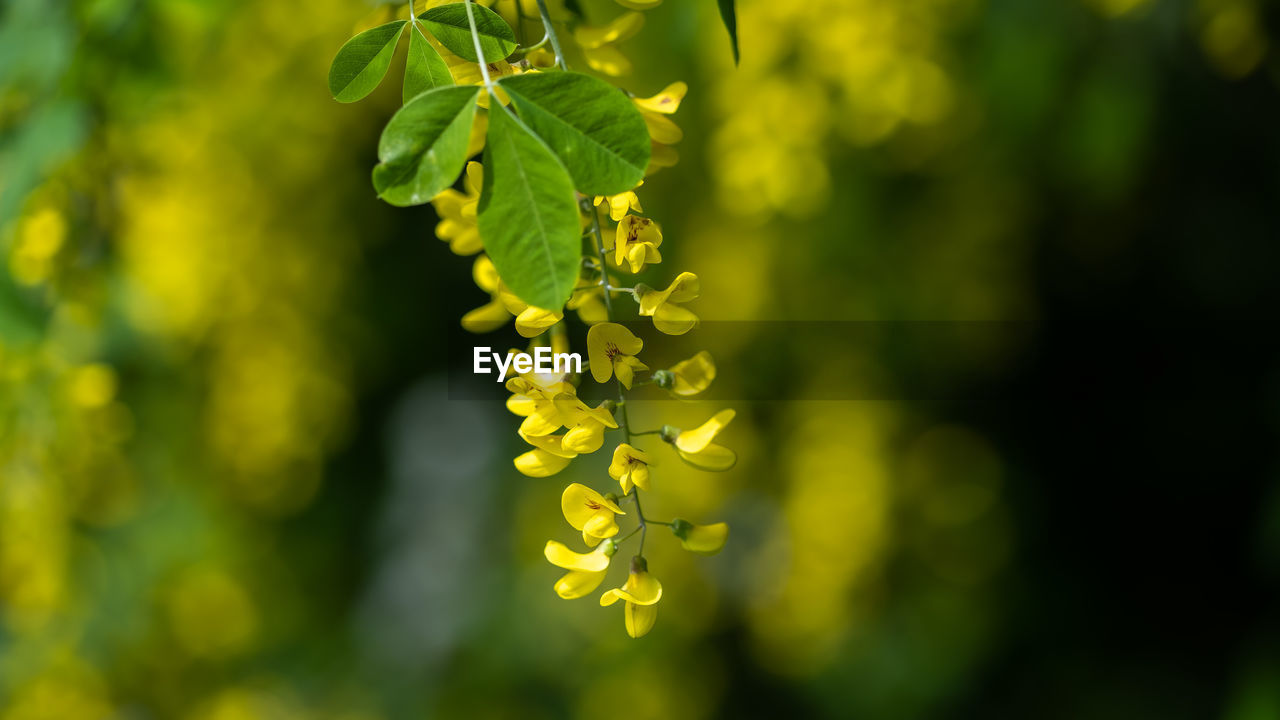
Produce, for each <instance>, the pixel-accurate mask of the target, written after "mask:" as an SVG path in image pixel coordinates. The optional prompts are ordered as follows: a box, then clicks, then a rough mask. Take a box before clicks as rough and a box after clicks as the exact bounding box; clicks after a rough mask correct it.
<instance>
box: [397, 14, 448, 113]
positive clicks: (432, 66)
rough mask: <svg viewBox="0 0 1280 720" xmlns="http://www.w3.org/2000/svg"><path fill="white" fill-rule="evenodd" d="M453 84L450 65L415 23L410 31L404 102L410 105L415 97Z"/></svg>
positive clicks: (405, 67)
mask: <svg viewBox="0 0 1280 720" xmlns="http://www.w3.org/2000/svg"><path fill="white" fill-rule="evenodd" d="M452 84H453V75H451V74H450V73H449V65H448V64H447V63H445V61H444V58H442V57H440V53H438V52H436V49H435V48H434V47H432V46H431V43H430V41H428V40H427V36H426V35H423V34H422V28H420V27H418V25H417V23H413V24H412V26H411V27H410V29H409V58H408V59H407V60H406V61H405V66H404V94H403V101H404V102H405V103H408V102H409V101H410V100H412V99H413V97H414V96H415V95H419V94H421V93H424V92H426V91H428V90H433V89H435V88H438V87H448V86H450V85H452Z"/></svg>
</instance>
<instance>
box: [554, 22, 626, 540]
mask: <svg viewBox="0 0 1280 720" xmlns="http://www.w3.org/2000/svg"><path fill="white" fill-rule="evenodd" d="M542 2H543V0H538V4H539V5H542ZM544 17H545V15H544ZM589 212H590V213H591V232H592V234H594V235H595V237H596V242H595V245H596V254H597V255H599V256H600V268H601V273H604V268H605V267H606V263H605V251H604V231H602V230H601V229H600V212H599V211H598V210H597V209H596V208H595V206H594V205H593V206H591V209H590V211H589ZM606 277H607V276H606ZM604 307H605V312H606V313H607V314H608V316H609V321H610V322H613V319H614V317H613V301H612V300H610V299H609V293H607V292H606V293H605V294H604ZM615 380H616V378H615ZM617 383H618V414H619V415H621V416H622V418H621V420H622V422H621V423H619V427H620V428H621V429H622V442H624V443H626V444H628V445H630V444H631V420H630V419H629V418H628V417H627V392H626V388H624V387H622V381H621V380H617ZM630 497H631V501H632V502H634V503H635V504H636V518H637V521H638V522H639V525H637V527H638V528H639V530H640V548H639V549H638V550H636V554H637V555H644V540H645V536H646V535H648V528H649V524H648V521H647V520H645V517H644V510H643V509H641V507H640V488H639V487H638V486H632V488H631V493H630ZM632 532H633V533H634V532H635V531H634V530H633V531H632ZM628 537H629V535H628Z"/></svg>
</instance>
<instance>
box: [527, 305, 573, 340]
mask: <svg viewBox="0 0 1280 720" xmlns="http://www.w3.org/2000/svg"><path fill="white" fill-rule="evenodd" d="M563 317H564V314H563V313H560V312H555V311H551V310H543V309H542V308H536V307H533V306H529V307H526V308H525V309H524V310H523V311H521V313H520V314H519V315H517V316H516V332H518V333H520V334H521V335H522V336H523V337H527V338H531V337H537V336H539V335H541V334H542V333H544V332H546V330H547V328H549V327H551V326H552V325H555V324H556V323H558V322H560V319H561V318H563Z"/></svg>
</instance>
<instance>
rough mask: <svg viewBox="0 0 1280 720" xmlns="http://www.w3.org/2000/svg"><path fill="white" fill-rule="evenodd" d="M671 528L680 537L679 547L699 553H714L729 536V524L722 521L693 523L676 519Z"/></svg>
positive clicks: (718, 550)
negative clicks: (705, 523) (706, 523)
mask: <svg viewBox="0 0 1280 720" xmlns="http://www.w3.org/2000/svg"><path fill="white" fill-rule="evenodd" d="M672 530H673V531H674V532H675V534H676V536H677V537H679V538H680V546H681V547H683V548H684V549H685V550H688V551H689V552H694V553H698V554H699V555H715V554H716V553H718V552H720V550H721V549H722V548H724V544H725V541H726V540H728V538H729V526H728V525H727V524H726V523H722V522H721V523H713V524H711V525H694V524H693V523H690V522H686V521H683V520H677V521H676V522H675V523H674V524H673V526H672Z"/></svg>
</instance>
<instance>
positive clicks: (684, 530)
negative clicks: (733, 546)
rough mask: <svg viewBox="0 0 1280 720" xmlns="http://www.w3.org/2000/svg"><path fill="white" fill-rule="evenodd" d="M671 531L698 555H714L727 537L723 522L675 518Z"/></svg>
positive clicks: (681, 544)
mask: <svg viewBox="0 0 1280 720" xmlns="http://www.w3.org/2000/svg"><path fill="white" fill-rule="evenodd" d="M671 532H673V533H675V536H676V537H678V538H680V546H681V547H683V548H684V549H685V550H688V551H689V552H693V553H698V554H699V555H715V554H716V553H718V552H720V550H721V548H723V547H724V543H725V541H726V540H728V539H729V526H728V525H726V524H725V523H715V524H713V525H694V524H693V523H691V522H689V521H688V520H682V519H680V518H676V519H675V520H672V521H671ZM593 589H594V588H593ZM588 592H589V591H588Z"/></svg>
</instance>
